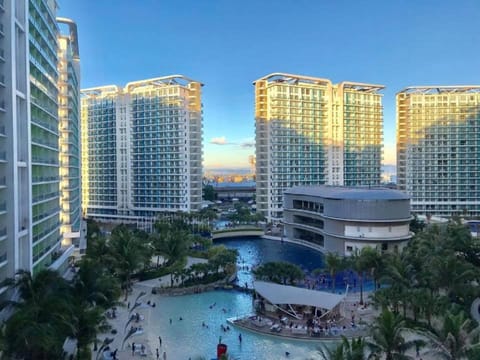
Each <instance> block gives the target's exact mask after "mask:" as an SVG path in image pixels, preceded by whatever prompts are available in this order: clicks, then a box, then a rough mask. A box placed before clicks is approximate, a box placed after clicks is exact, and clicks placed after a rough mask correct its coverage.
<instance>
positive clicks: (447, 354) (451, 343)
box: [428, 311, 480, 360]
mask: <svg viewBox="0 0 480 360" xmlns="http://www.w3.org/2000/svg"><path fill="white" fill-rule="evenodd" d="M479 334H480V327H479V326H478V325H476V324H475V325H474V324H473V322H472V320H470V319H468V318H467V317H466V316H465V313H464V312H463V311H460V312H459V313H458V314H453V313H452V312H450V311H448V312H447V313H446V315H445V317H444V318H443V323H442V325H441V327H440V328H434V330H433V333H432V334H431V336H430V340H431V347H432V350H430V351H429V352H428V353H430V354H432V355H434V356H435V358H442V359H447V360H460V359H472V357H471V353H472V352H473V351H476V350H479V349H480V343H479Z"/></svg>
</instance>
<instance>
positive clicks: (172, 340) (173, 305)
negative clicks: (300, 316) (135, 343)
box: [150, 290, 320, 360]
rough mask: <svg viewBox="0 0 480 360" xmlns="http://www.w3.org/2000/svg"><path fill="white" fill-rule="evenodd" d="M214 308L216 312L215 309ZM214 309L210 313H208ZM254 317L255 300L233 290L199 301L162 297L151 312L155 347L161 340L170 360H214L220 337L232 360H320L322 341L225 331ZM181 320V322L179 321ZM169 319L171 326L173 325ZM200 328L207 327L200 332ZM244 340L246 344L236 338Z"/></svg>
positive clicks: (191, 297) (201, 296)
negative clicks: (231, 322) (239, 319)
mask: <svg viewBox="0 0 480 360" xmlns="http://www.w3.org/2000/svg"><path fill="white" fill-rule="evenodd" d="M213 304H215V306H212V305H213ZM211 306H212V308H210V307H211ZM250 313H252V301H251V296H250V295H248V294H245V293H241V292H238V291H235V290H232V291H212V292H206V293H201V294H195V295H185V296H177V297H160V298H158V301H157V306H156V307H155V308H154V309H152V313H151V317H152V318H153V319H155V320H154V321H151V325H150V329H151V334H150V336H151V339H150V343H151V344H157V343H158V336H159V335H160V336H161V337H162V351H166V352H167V354H168V359H174V360H188V359H189V358H191V359H192V360H193V359H195V358H196V357H197V356H204V357H205V358H206V359H208V360H210V359H212V358H214V357H215V355H216V345H217V344H218V341H219V337H220V336H221V337H222V342H223V343H225V344H227V346H228V354H229V355H231V356H233V357H234V358H235V359H239V360H256V359H258V360H278V359H284V358H286V356H285V353H286V352H289V353H290V356H289V358H290V359H302V360H304V359H319V358H320V356H319V354H318V351H317V347H318V346H319V344H320V342H319V341H299V340H288V339H284V338H279V337H274V336H268V335H260V334H256V333H253V332H250V331H247V330H240V329H238V328H235V327H233V326H231V325H230V330H228V331H226V332H225V331H223V330H222V329H221V327H220V325H221V324H223V325H224V326H227V323H226V320H227V319H228V318H229V317H234V316H241V315H246V314H250ZM180 317H181V318H182V320H179V319H180ZM170 319H172V323H171V324H170ZM202 323H204V324H205V326H202ZM240 333H241V334H242V342H241V343H240V342H239V339H238V335H239V334H240Z"/></svg>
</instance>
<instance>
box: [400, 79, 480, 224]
mask: <svg viewBox="0 0 480 360" xmlns="http://www.w3.org/2000/svg"><path fill="white" fill-rule="evenodd" d="M397 183H398V188H399V189H400V190H403V191H405V192H407V193H408V194H409V195H410V197H411V205H412V211H413V212H416V213H419V214H426V215H440V216H451V215H467V216H479V215H480V86H413V87H407V88H405V89H403V90H402V91H400V92H399V93H398V94H397Z"/></svg>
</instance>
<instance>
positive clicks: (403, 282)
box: [383, 254, 416, 317]
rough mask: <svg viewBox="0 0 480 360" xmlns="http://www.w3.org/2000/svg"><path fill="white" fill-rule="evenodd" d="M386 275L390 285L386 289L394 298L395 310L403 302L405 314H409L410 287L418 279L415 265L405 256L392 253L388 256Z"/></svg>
mask: <svg viewBox="0 0 480 360" xmlns="http://www.w3.org/2000/svg"><path fill="white" fill-rule="evenodd" d="M385 271H386V275H385V276H384V277H383V280H384V281H386V282H387V284H389V285H390V287H389V288H388V290H386V291H387V292H388V293H389V294H390V296H391V300H392V303H393V304H392V305H393V307H394V311H395V312H398V310H399V309H398V305H399V302H401V304H402V307H403V316H404V317H406V315H407V307H408V303H409V300H410V299H411V297H410V289H411V288H412V287H413V286H415V285H416V279H415V276H414V272H413V267H412V266H411V265H410V264H408V263H407V261H406V260H405V258H404V257H402V256H400V255H397V254H392V255H390V256H389V258H388V265H387V268H386V270H385Z"/></svg>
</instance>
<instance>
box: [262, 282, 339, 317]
mask: <svg viewBox="0 0 480 360" xmlns="http://www.w3.org/2000/svg"><path fill="white" fill-rule="evenodd" d="M253 287H254V289H255V291H256V292H257V293H259V294H260V295H261V296H262V297H264V298H265V299H267V300H268V301H269V302H271V303H272V304H275V305H287V304H290V305H292V304H294V305H307V306H314V307H317V308H322V309H327V310H331V309H333V308H334V307H335V306H337V305H338V304H339V303H340V302H341V301H342V300H343V299H344V298H345V294H343V295H337V294H332V293H328V292H324V291H317V290H309V289H304V288H299V287H295V286H289V285H279V284H274V283H269V282H265V281H255V282H254V284H253Z"/></svg>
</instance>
